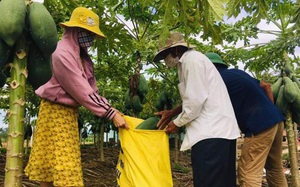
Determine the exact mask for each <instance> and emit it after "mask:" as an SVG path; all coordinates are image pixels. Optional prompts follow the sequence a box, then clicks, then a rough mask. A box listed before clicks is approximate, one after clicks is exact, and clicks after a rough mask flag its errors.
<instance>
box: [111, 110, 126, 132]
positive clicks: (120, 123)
mask: <svg viewBox="0 0 300 187" xmlns="http://www.w3.org/2000/svg"><path fill="white" fill-rule="evenodd" d="M113 123H114V125H115V127H117V128H119V127H120V128H125V129H129V127H128V125H127V123H126V122H125V120H124V118H123V117H122V115H121V114H120V113H119V112H117V114H116V115H115V116H114V118H113Z"/></svg>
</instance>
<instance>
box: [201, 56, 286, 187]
mask: <svg viewBox="0 0 300 187" xmlns="http://www.w3.org/2000/svg"><path fill="white" fill-rule="evenodd" d="M205 55H206V56H207V57H208V58H209V59H210V60H211V61H212V62H213V63H214V65H215V66H216V68H217V69H218V71H219V73H220V75H221V77H222V78H223V81H224V83H225V85H226V87H227V90H228V93H229V96H230V99H231V103H232V106H233V108H234V112H235V115H236V118H237V122H238V125H239V127H240V130H241V132H242V133H243V134H244V136H245V138H244V143H243V146H242V150H241V156H240V158H239V161H238V181H239V185H240V186H241V187H246V186H247V187H258V186H261V184H262V175H263V169H264V168H265V169H266V172H267V173H266V174H267V182H268V185H269V186H270V187H278V186H280V187H287V181H286V178H285V175H284V173H283V166H282V134H283V128H284V123H283V122H284V120H285V118H284V116H283V115H282V113H281V112H280V110H279V109H278V108H277V107H276V106H275V105H274V98H273V94H272V92H271V87H270V84H268V83H266V82H264V81H259V80H257V79H255V78H253V77H251V76H250V75H249V74H247V73H246V72H244V71H242V70H239V69H228V66H227V64H226V63H225V62H223V61H222V59H221V57H220V56H219V55H218V54H216V53H212V52H209V53H206V54H205Z"/></svg>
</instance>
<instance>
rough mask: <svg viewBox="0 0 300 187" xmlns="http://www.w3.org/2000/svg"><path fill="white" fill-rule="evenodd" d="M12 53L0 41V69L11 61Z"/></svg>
mask: <svg viewBox="0 0 300 187" xmlns="http://www.w3.org/2000/svg"><path fill="white" fill-rule="evenodd" d="M10 51H11V50H10V47H9V46H8V45H7V44H6V43H5V42H4V41H3V40H1V39H0V68H2V67H3V66H4V65H5V64H6V62H7V60H8V59H9V55H10Z"/></svg>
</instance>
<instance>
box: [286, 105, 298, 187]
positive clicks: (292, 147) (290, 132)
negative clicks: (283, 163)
mask: <svg viewBox="0 0 300 187" xmlns="http://www.w3.org/2000/svg"><path fill="white" fill-rule="evenodd" d="M291 119H292V116H291V112H290V110H288V111H287V114H286V122H285V125H286V132H287V141H288V148H289V157H290V164H291V174H292V177H291V184H292V187H297V186H300V180H299V169H298V158H297V157H298V154H297V146H296V145H297V144H296V137H295V131H294V125H293V122H292V120H291Z"/></svg>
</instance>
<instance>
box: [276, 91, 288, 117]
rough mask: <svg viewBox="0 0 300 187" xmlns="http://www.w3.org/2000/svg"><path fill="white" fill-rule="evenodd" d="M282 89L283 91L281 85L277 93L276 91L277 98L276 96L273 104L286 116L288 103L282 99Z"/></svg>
mask: <svg viewBox="0 0 300 187" xmlns="http://www.w3.org/2000/svg"><path fill="white" fill-rule="evenodd" d="M284 89H285V85H281V86H280V88H279V91H278V96H277V99H276V102H275V104H276V106H277V107H278V108H279V109H280V111H281V112H282V113H283V114H286V112H287V110H288V105H289V103H288V102H287V100H286V98H285V97H284Z"/></svg>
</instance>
